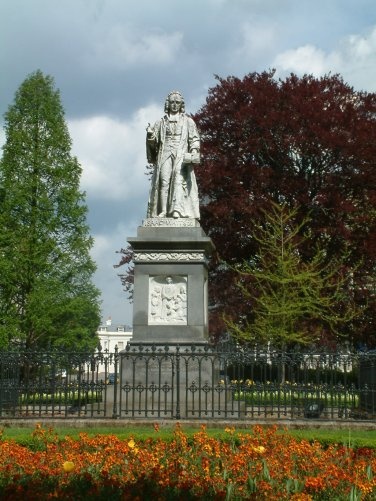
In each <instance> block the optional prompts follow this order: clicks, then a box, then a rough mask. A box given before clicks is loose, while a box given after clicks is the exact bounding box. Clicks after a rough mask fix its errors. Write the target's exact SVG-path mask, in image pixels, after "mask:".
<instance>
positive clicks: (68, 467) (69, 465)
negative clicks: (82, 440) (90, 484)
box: [63, 461, 74, 473]
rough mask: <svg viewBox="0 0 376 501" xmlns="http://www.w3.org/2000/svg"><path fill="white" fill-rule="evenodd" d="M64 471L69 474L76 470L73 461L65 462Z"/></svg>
mask: <svg viewBox="0 0 376 501" xmlns="http://www.w3.org/2000/svg"><path fill="white" fill-rule="evenodd" d="M63 470H64V471H66V472H67V473H70V472H71V471H73V470H74V463H73V461H64V463H63Z"/></svg>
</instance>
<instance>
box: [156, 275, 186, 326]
mask: <svg viewBox="0 0 376 501" xmlns="http://www.w3.org/2000/svg"><path fill="white" fill-rule="evenodd" d="M148 323H149V325H187V277H185V276H175V275H174V276H170V275H167V276H155V277H149V313H148Z"/></svg>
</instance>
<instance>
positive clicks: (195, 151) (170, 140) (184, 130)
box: [146, 91, 200, 219]
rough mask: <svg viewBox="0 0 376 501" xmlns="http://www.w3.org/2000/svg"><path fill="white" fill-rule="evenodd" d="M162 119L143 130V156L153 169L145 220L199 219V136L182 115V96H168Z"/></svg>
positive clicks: (190, 121)
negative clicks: (144, 133) (196, 170)
mask: <svg viewBox="0 0 376 501" xmlns="http://www.w3.org/2000/svg"><path fill="white" fill-rule="evenodd" d="M165 113H166V114H165V116H164V117H163V118H161V119H160V120H158V121H157V122H156V123H155V124H154V126H153V127H152V126H151V125H150V124H149V125H148V127H147V129H146V152H147V159H148V162H149V163H150V164H153V165H154V171H153V177H152V183H151V189H150V196H149V203H148V211H147V217H148V218H153V217H163V218H165V217H173V218H195V219H199V218H200V211H199V201H198V189H197V183H196V176H195V173H194V170H193V165H194V164H198V163H199V162H200V136H199V133H198V131H197V127H196V124H195V123H194V121H193V120H192V118H190V117H188V116H187V115H186V114H185V104H184V99H183V96H182V95H181V93H180V92H178V91H173V92H170V94H169V95H168V96H167V99H166V102H165Z"/></svg>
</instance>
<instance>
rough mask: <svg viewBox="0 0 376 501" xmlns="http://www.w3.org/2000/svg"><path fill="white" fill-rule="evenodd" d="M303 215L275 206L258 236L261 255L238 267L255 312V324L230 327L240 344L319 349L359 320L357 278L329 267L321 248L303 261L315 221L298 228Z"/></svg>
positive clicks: (343, 269)
mask: <svg viewBox="0 0 376 501" xmlns="http://www.w3.org/2000/svg"><path fill="white" fill-rule="evenodd" d="M297 213H298V209H289V208H288V206H287V205H285V204H282V205H279V204H272V206H271V209H270V211H265V212H264V215H265V219H264V223H263V225H262V226H260V227H259V231H258V232H257V234H255V235H253V236H254V238H255V239H256V240H257V242H258V245H259V251H258V253H257V255H255V256H254V258H253V259H251V260H249V261H245V262H244V263H243V264H242V265H241V266H239V267H238V268H237V271H238V273H239V280H238V286H239V287H240V290H241V292H242V295H243V298H244V301H248V304H249V308H250V309H251V310H252V321H248V320H247V321H246V322H242V319H241V318H240V319H239V318H238V319H232V320H229V321H228V322H227V323H228V326H229V327H230V330H231V331H232V333H233V335H234V337H235V338H237V339H243V340H247V341H252V342H257V343H262V344H266V343H271V345H272V346H274V347H278V348H283V349H286V348H290V347H291V346H294V345H299V344H311V345H313V344H317V343H318V342H320V343H322V342H325V341H329V340H330V341H333V339H334V338H336V337H338V336H339V337H340V336H341V326H343V325H344V324H346V323H348V322H351V321H352V320H353V319H354V318H355V316H356V315H357V309H356V307H355V306H354V304H353V298H352V297H351V296H349V293H348V291H349V285H348V284H349V282H351V274H348V273H347V269H346V267H345V266H344V265H343V262H341V260H337V261H336V262H334V261H333V260H332V261H329V262H327V259H326V255H325V252H323V251H322V250H320V249H316V251H315V252H314V253H313V258H310V259H309V260H305V259H304V257H303V256H302V253H301V250H302V248H304V244H305V243H307V242H308V240H309V235H308V234H306V233H304V229H305V228H307V227H308V226H309V225H308V222H309V218H308V217H307V218H305V219H304V220H303V221H302V222H300V223H297V222H296V219H297V218H296V216H297ZM343 257H344V256H343ZM353 269H354V268H353Z"/></svg>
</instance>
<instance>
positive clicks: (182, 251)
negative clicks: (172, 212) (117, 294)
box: [128, 218, 214, 345]
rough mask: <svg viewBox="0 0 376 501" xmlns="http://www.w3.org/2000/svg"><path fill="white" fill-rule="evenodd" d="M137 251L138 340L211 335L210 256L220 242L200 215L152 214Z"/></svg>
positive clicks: (140, 232) (193, 338) (200, 338)
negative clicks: (215, 241) (215, 242)
mask: <svg viewBox="0 0 376 501" xmlns="http://www.w3.org/2000/svg"><path fill="white" fill-rule="evenodd" d="M128 242H129V243H130V244H131V246H132V248H133V251H134V265H135V269H134V303H133V338H132V344H136V345H137V344H143V343H167V344H181V343H200V342H205V341H206V340H207V339H208V292H207V289H208V276H207V260H208V258H209V256H210V254H211V252H212V251H213V249H214V245H213V243H212V241H211V239H210V238H209V237H207V236H206V235H205V233H204V231H203V230H202V228H201V226H200V225H199V223H198V221H196V220H195V219H182V218H180V219H172V218H153V219H146V220H145V221H144V222H143V225H142V226H140V227H139V228H138V231H137V237H132V238H128Z"/></svg>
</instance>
